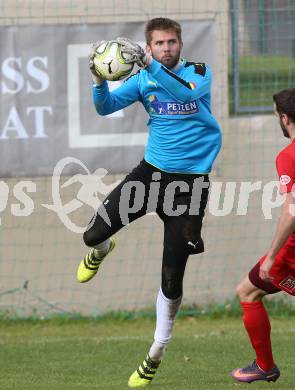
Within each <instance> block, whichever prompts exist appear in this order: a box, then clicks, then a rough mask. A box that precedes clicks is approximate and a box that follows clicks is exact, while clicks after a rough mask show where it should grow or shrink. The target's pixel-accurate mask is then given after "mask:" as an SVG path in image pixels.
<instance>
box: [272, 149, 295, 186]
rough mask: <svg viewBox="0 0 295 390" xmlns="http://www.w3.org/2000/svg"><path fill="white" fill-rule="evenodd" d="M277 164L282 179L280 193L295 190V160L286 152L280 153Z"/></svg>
mask: <svg viewBox="0 0 295 390" xmlns="http://www.w3.org/2000/svg"><path fill="white" fill-rule="evenodd" d="M276 165H277V171H278V175H279V180H280V185H279V189H280V193H281V194H284V193H287V192H295V160H294V159H292V158H291V156H290V155H288V154H286V153H280V154H279V155H278V157H277V161H276Z"/></svg>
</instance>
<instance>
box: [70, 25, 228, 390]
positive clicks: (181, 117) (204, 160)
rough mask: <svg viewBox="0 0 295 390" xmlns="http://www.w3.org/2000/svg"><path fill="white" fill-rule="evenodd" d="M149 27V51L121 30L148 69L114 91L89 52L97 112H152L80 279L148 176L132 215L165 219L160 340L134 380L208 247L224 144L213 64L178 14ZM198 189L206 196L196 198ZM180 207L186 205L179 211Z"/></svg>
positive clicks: (166, 330)
mask: <svg viewBox="0 0 295 390" xmlns="http://www.w3.org/2000/svg"><path fill="white" fill-rule="evenodd" d="M145 35H146V42H147V45H146V50H145V51H144V50H143V49H142V48H141V47H140V46H139V45H137V44H136V43H134V42H132V41H130V40H129V39H127V38H117V42H118V43H120V44H121V45H122V52H123V53H124V52H125V53H128V54H129V56H128V57H131V61H132V62H136V63H137V64H138V65H139V66H140V67H141V68H142V69H141V70H140V71H139V72H138V73H136V74H135V75H133V76H131V77H129V78H128V79H127V80H126V81H125V82H124V83H123V84H122V85H121V86H120V87H119V88H117V89H115V90H114V91H112V92H109V89H108V84H107V82H106V81H105V80H102V79H101V78H99V77H98V76H97V74H96V73H95V70H94V66H93V58H94V51H92V53H91V55H90V70H91V74H92V78H93V82H94V84H93V101H94V105H95V108H96V110H97V112H98V114H100V115H108V114H111V113H113V112H115V111H117V110H121V109H123V108H124V107H127V106H129V105H130V104H132V103H134V102H136V101H139V102H141V103H142V104H143V105H144V107H145V109H146V111H147V113H148V114H149V117H150V120H149V122H148V128H149V137H148V142H147V146H146V150H145V155H144V158H143V160H142V161H141V162H140V163H139V165H138V166H137V167H135V168H134V169H133V171H132V172H131V173H129V174H128V175H127V176H126V178H125V179H124V180H123V181H122V182H121V183H120V184H119V185H118V186H117V187H116V188H115V189H114V190H113V191H112V192H111V193H110V194H109V195H108V196H107V198H106V200H105V201H104V202H103V207H104V211H106V212H107V215H108V220H109V222H110V223H107V221H105V218H102V216H101V215H103V212H102V211H101V210H98V211H97V213H96V214H95V216H94V217H93V219H92V220H91V222H90V224H89V226H88V228H87V230H86V231H85V233H84V242H85V244H86V245H87V246H89V247H91V250H90V252H89V253H88V254H87V255H86V256H85V258H84V259H83V260H82V261H81V263H80V265H79V268H78V272H77V278H78V280H79V281H80V282H87V281H89V280H90V279H91V278H92V277H93V276H94V275H95V274H96V273H97V271H98V268H99V266H100V264H101V262H102V261H103V259H104V258H105V256H106V255H107V254H108V253H110V251H111V250H112V249H113V248H114V246H115V242H114V239H113V238H112V236H113V235H114V234H115V233H116V232H117V231H118V230H119V229H121V228H122V227H123V226H124V224H126V223H124V221H122V215H120V211H122V197H123V196H122V194H123V191H124V186H126V185H129V186H130V185H131V186H132V183H134V182H140V183H143V184H144V188H145V196H144V203H143V206H142V208H141V209H140V210H139V211H137V212H133V213H131V215H130V216H129V219H128V222H133V221H134V220H136V219H137V218H140V217H142V216H143V215H145V214H146V213H147V212H150V211H156V213H157V214H158V216H159V217H160V218H161V220H162V221H163V223H164V243H163V257H162V278H161V286H160V290H159V293H158V298H157V304H156V312H157V320H156V329H155V335H154V342H153V343H152V345H151V348H150V350H149V352H148V354H147V357H146V359H145V360H144V361H143V363H142V364H141V365H140V366H139V367H138V369H137V370H136V371H135V372H134V373H133V374H132V375H131V376H130V378H129V382H128V385H129V386H130V387H141V386H145V385H148V384H149V383H150V382H151V380H152V379H153V377H154V375H155V373H156V370H157V368H158V366H159V364H160V362H161V360H162V359H163V356H164V354H165V351H166V347H167V344H168V342H169V340H170V338H171V334H172V329H173V325H174V321H175V317H176V314H177V311H178V309H179V306H180V304H181V300H182V284H183V276H184V272H185V267H186V263H187V260H188V257H189V256H190V255H191V254H198V253H202V252H204V244H203V240H202V237H201V228H202V220H203V216H204V211H205V207H206V204H207V197H208V187H209V177H208V174H209V173H210V171H211V168H212V164H213V162H214V160H215V158H216V156H217V154H218V152H219V150H220V147H221V131H220V127H219V125H218V123H217V121H216V120H215V118H214V117H213V115H212V114H211V109H210V99H211V95H210V87H211V70H210V68H209V67H208V66H207V65H206V64H204V63H195V62H189V61H187V60H185V59H183V58H181V57H180V53H181V49H182V46H183V43H182V38H181V26H180V25H179V24H178V23H177V22H176V21H173V20H171V19H167V18H154V19H152V20H150V21H148V22H147V24H146V30H145ZM94 49H95V46H94ZM152 182H153V183H157V184H158V187H157V186H153V188H158V193H157V194H155V193H154V194H151V193H150V188H151V183H152ZM141 187H142V184H141ZM196 187H197V188H196ZM196 189H197V190H198V191H199V195H200V196H199V202H196V203H197V204H195V205H194V206H192V202H191V200H192V194H193V191H194V193H195V191H196ZM131 195H132V196H131V198H132V199H128V206H129V203H130V204H131V203H132V202H133V203H134V199H135V196H136V194H134V193H132V194H131ZM154 195H158V196H157V197H156V196H154ZM167 195H168V197H170V200H171V199H172V204H173V210H170V211H171V212H170V211H169V210H167V204H166V203H165V202H164V200H165V199H166V198H167ZM151 196H154V198H157V202H156V204H154V207H151V204H152V203H153V202H151V201H150V200H151ZM168 203H169V202H168ZM170 204H171V203H170ZM180 207H181V208H182V209H183V208H185V211H184V212H183V213H181V214H177V213H175V209H179V208H180ZM172 211H173V212H172ZM176 214H177V215H176Z"/></svg>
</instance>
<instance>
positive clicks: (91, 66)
mask: <svg viewBox="0 0 295 390" xmlns="http://www.w3.org/2000/svg"><path fill="white" fill-rule="evenodd" d="M104 42H105V41H100V42H96V43H93V44H92V48H91V52H90V54H89V56H88V60H89V69H90V72H91V77H92V81H93V83H94V84H96V85H100V84H101V83H102V82H103V81H104V79H103V78H102V77H101V76H99V75H98V74H97V73H96V71H95V66H94V57H95V54H96V49H97V48H98V47H99V46H100V45H101V44H102V43H104Z"/></svg>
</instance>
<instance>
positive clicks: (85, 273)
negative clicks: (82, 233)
mask: <svg viewBox="0 0 295 390" xmlns="http://www.w3.org/2000/svg"><path fill="white" fill-rule="evenodd" d="M115 245H116V244H115V240H114V239H113V238H111V239H110V247H109V250H108V251H107V253H106V254H105V255H104V256H102V257H101V258H99V259H98V258H97V257H95V256H94V248H92V249H91V250H90V252H88V253H87V255H86V256H85V257H84V259H83V260H82V261H81V262H80V264H79V267H78V271H77V279H78V281H79V282H80V283H85V282H88V281H89V280H90V279H92V278H93V277H94V276H95V275H96V274H97V271H98V268H99V266H100V264H101V263H102V261H103V260H104V258H105V257H106V256H107V255H108V254H109V253H110V252H111V251H112V250H113V249H114V248H115Z"/></svg>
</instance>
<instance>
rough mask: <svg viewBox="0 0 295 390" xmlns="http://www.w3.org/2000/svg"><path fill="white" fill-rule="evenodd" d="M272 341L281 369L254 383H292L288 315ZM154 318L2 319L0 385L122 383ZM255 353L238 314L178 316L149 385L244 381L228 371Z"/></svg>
mask: <svg viewBox="0 0 295 390" xmlns="http://www.w3.org/2000/svg"><path fill="white" fill-rule="evenodd" d="M272 326H273V347H274V352H275V356H276V360H277V362H278V364H279V366H280V368H281V371H282V375H281V378H280V380H279V381H278V382H276V383H275V384H273V383H271V384H268V383H259V384H255V383H252V384H251V390H255V389H267V390H268V389H276V390H279V389H282V390H283V389H284V390H286V389H294V372H293V366H294V347H293V346H294V344H295V325H294V319H292V318H291V319H286V318H280V319H278V318H277V319H273V320H272ZM153 328H154V320H153V319H135V320H125V321H122V320H121V321H118V320H117V321H115V320H107V319H106V320H99V321H95V320H93V321H91V320H64V321H56V320H49V321H47V320H46V321H36V322H28V321H11V322H7V321H2V322H0V329H1V348H0V365H1V366H0V370H1V377H0V389H3V390H10V389H11V390H35V389H38V390H46V389H50V390H63V389H65V390H66V389H68V390H73V389H81V390H84V389H85V390H86V389H118V390H119V389H127V388H128V387H127V380H128V377H129V375H130V374H131V373H132V371H133V370H134V369H135V368H137V365H138V363H140V361H141V360H142V359H143V358H144V357H145V354H146V352H147V350H148V347H149V345H150V342H151V340H152V336H153ZM253 357H254V355H253V353H252V351H251V349H250V346H249V344H248V340H247V336H246V334H245V332H244V329H243V325H242V322H241V319H240V318H224V319H210V318H206V319H205V318H201V319H196V318H179V319H178V321H177V323H176V326H175V332H174V338H173V340H172V341H171V344H170V347H169V350H168V352H167V355H166V358H165V360H164V361H163V363H162V366H161V367H160V369H159V372H158V374H157V376H156V378H155V380H154V382H153V383H152V384H151V385H150V386H149V388H151V389H153V388H154V389H159V390H160V389H166V390H174V389H178V390H180V389H183V390H189V389H206V390H210V389H218V390H222V389H237V388H238V389H243V388H245V389H248V386H249V385H248V384H240V383H236V382H234V381H233V380H232V379H231V378H230V376H229V372H230V371H231V369H233V368H235V367H237V366H241V365H242V366H243V365H245V364H247V363H249V362H251V360H252V359H253Z"/></svg>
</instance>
